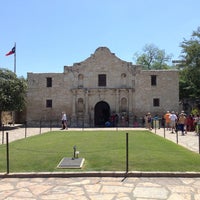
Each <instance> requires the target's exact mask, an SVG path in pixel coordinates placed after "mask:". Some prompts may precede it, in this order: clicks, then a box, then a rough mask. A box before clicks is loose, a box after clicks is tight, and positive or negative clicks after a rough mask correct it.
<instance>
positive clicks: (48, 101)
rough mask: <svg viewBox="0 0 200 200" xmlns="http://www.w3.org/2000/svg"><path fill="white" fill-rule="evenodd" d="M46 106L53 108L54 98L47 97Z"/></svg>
mask: <svg viewBox="0 0 200 200" xmlns="http://www.w3.org/2000/svg"><path fill="white" fill-rule="evenodd" d="M46 107H47V108H52V99H47V100H46Z"/></svg>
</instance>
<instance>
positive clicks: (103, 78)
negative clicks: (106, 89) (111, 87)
mask: <svg viewBox="0 0 200 200" xmlns="http://www.w3.org/2000/svg"><path fill="white" fill-rule="evenodd" d="M98 86H106V74H99V77H98Z"/></svg>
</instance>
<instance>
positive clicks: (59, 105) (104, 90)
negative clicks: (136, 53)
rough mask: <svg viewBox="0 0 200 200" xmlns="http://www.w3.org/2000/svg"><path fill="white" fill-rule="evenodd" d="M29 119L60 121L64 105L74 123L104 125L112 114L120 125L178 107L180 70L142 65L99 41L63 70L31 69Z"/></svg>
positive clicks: (71, 122) (90, 125) (29, 75)
mask: <svg viewBox="0 0 200 200" xmlns="http://www.w3.org/2000/svg"><path fill="white" fill-rule="evenodd" d="M27 77H28V92H27V122H28V123H29V124H37V123H39V121H46V122H49V121H51V122H52V123H56V122H58V121H60V119H61V113H62V112H63V111H64V112H66V114H67V116H68V124H69V126H71V127H82V126H84V127H95V126H104V125H105V122H106V121H108V120H110V117H111V116H112V115H113V114H117V115H118V125H119V126H120V125H126V126H133V124H134V121H136V120H138V119H140V118H141V117H143V116H144V115H145V114H146V113H147V112H150V113H151V114H152V115H163V113H164V112H166V111H167V110H174V111H178V109H179V77H178V71H177V70H142V68H141V66H138V65H133V64H132V63H130V62H126V61H123V60H121V59H120V58H118V57H117V56H115V54H113V53H111V52H110V50H109V49H108V48H106V47H99V48H98V49H96V51H95V52H94V54H92V55H91V56H90V57H89V58H87V59H86V60H84V61H82V62H80V63H75V64H73V66H64V72H63V73H28V76H27Z"/></svg>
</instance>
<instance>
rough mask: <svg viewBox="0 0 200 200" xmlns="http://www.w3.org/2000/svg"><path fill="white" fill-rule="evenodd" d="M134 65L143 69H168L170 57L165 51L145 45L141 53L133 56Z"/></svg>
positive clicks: (151, 45)
mask: <svg viewBox="0 0 200 200" xmlns="http://www.w3.org/2000/svg"><path fill="white" fill-rule="evenodd" d="M135 57H136V63H137V64H140V65H142V66H143V68H144V69H149V70H150V69H168V68H169V66H168V65H167V62H169V61H170V60H171V58H172V55H167V54H166V53H165V50H160V49H159V48H158V47H157V46H155V45H153V44H150V45H145V46H144V48H143V53H142V54H139V53H136V54H135Z"/></svg>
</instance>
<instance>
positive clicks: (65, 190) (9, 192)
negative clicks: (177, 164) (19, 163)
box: [0, 178, 200, 200]
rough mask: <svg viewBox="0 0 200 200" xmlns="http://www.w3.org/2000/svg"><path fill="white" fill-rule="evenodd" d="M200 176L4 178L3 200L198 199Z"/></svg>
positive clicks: (0, 187)
mask: <svg viewBox="0 0 200 200" xmlns="http://www.w3.org/2000/svg"><path fill="white" fill-rule="evenodd" d="M199 186H200V178H195V179H192V178H126V179H122V178H25V179H24V178H22V179H19V178H5V179H1V180H0V199H2V200H21V199H27V200H33V199H36V200H46V199H51V200H54V199H55V200H58V199H59V200H62V199H63V200H70V199H71V200H75V199H77V200H129V199H130V200H131V199H135V200H147V199H149V200H153V199H155V200H161V199H169V200H199V199H200V187H199Z"/></svg>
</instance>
